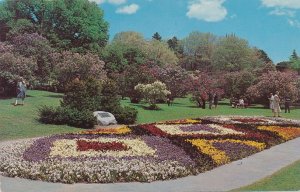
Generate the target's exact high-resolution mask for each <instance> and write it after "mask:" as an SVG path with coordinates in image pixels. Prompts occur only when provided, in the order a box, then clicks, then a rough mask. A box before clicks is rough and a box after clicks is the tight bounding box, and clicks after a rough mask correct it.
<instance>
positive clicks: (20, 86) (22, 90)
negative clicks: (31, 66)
mask: <svg viewBox="0 0 300 192" xmlns="http://www.w3.org/2000/svg"><path fill="white" fill-rule="evenodd" d="M25 97H26V82H25V80H24V79H23V78H22V77H21V78H20V79H19V82H18V83H17V98H16V101H15V104H14V106H17V105H18V100H19V99H21V105H24V100H25Z"/></svg>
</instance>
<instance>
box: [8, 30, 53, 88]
mask: <svg viewBox="0 0 300 192" xmlns="http://www.w3.org/2000/svg"><path fill="white" fill-rule="evenodd" d="M11 43H12V44H13V46H14V51H15V52H17V53H19V54H21V55H22V56H24V57H27V58H29V57H31V58H32V59H34V60H35V61H36V63H37V69H36V71H35V76H36V78H37V80H39V81H40V82H48V81H51V73H52V71H53V67H52V66H51V63H50V55H51V53H52V52H53V51H54V50H53V48H51V46H50V42H49V41H48V40H47V39H46V38H44V37H42V36H41V35H39V34H37V33H32V34H27V33H25V34H22V35H17V36H14V37H13V38H12V39H11Z"/></svg>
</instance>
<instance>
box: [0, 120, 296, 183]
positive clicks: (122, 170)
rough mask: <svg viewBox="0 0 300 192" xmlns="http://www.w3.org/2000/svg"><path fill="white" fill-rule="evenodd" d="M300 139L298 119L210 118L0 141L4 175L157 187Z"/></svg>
mask: <svg viewBox="0 0 300 192" xmlns="http://www.w3.org/2000/svg"><path fill="white" fill-rule="evenodd" d="M299 136H300V122H299V121H295V120H285V119H275V118H272V119H271V118H262V117H206V118H201V119H185V120H176V121H167V122H159V123H152V124H142V125H136V126H129V127H128V126H122V127H119V128H115V129H97V130H89V131H83V132H80V133H74V134H64V135H53V136H49V137H42V138H37V139H28V140H22V141H12V142H6V143H0V151H1V154H0V172H1V173H2V174H3V175H6V176H11V177H23V178H28V179H35V180H43V181H50V182H63V183H75V182H87V183H110V182H132V181H140V182H151V181H155V180H166V179H174V178H178V177H184V176H187V175H192V174H198V173H200V172H203V171H207V170H210V169H213V168H215V167H217V166H220V165H223V164H226V163H228V162H231V161H234V160H237V159H241V158H243V157H247V156H249V155H251V154H254V153H257V152H259V151H262V150H264V149H267V148H270V147H272V146H274V145H277V144H280V143H283V142H285V141H287V140H290V139H294V138H296V137H299Z"/></svg>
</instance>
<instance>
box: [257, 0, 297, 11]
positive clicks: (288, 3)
mask: <svg viewBox="0 0 300 192" xmlns="http://www.w3.org/2000/svg"><path fill="white" fill-rule="evenodd" d="M261 2H262V4H263V5H264V6H266V7H279V8H289V9H300V1H299V0H261Z"/></svg>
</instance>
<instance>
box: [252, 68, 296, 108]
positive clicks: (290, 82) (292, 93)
mask: <svg viewBox="0 0 300 192" xmlns="http://www.w3.org/2000/svg"><path fill="white" fill-rule="evenodd" d="M296 80H297V75H296V74H295V73H291V72H278V71H275V72H273V71H272V72H269V73H266V74H263V75H262V76H261V77H260V78H259V79H258V82H257V83H256V84H255V85H252V86H251V87H249V88H248V90H247V93H248V95H249V96H250V97H251V98H253V99H254V100H256V101H257V102H259V103H263V104H265V105H268V102H269V101H268V97H269V95H270V93H273V94H274V93H275V92H276V91H279V96H280V98H281V99H284V97H285V96H288V97H290V98H291V99H293V100H295V99H297V98H298V96H299V95H298V94H299V93H298V92H299V91H298V89H297V86H296Z"/></svg>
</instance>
